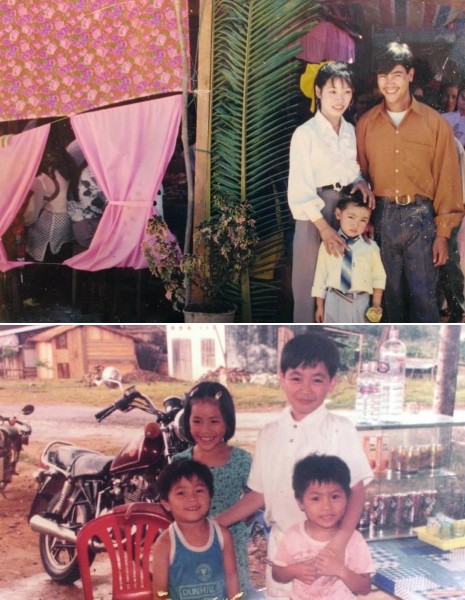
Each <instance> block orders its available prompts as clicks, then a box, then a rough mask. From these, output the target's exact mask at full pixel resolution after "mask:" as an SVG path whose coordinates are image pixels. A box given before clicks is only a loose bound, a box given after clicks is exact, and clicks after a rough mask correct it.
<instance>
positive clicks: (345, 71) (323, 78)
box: [314, 61, 354, 108]
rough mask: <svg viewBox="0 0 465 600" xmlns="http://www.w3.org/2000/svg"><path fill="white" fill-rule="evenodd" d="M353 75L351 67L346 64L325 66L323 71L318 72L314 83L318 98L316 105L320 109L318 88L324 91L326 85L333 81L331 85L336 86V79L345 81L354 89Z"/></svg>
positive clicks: (338, 63)
mask: <svg viewBox="0 0 465 600" xmlns="http://www.w3.org/2000/svg"><path fill="white" fill-rule="evenodd" d="M353 78H354V76H353V73H352V71H351V69H350V67H349V65H348V64H347V63H345V62H339V61H335V62H329V63H327V64H326V65H323V66H322V67H321V69H320V70H319V71H318V73H317V74H316V77H315V83H314V94H315V98H316V105H317V107H318V108H320V102H319V99H318V98H317V95H316V88H317V87H318V88H320V90H322V89H323V88H324V86H325V85H326V83H327V82H328V81H329V80H331V83H333V84H334V80H335V79H343V80H344V81H346V82H347V84H348V85H349V86H350V87H351V88H352V90H353V89H354V83H353Z"/></svg>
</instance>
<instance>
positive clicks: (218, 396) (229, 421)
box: [183, 381, 236, 442]
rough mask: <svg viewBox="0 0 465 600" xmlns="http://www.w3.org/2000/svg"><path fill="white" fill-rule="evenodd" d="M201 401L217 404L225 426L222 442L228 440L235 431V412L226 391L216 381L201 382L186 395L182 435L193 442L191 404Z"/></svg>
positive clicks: (229, 395)
mask: <svg viewBox="0 0 465 600" xmlns="http://www.w3.org/2000/svg"><path fill="white" fill-rule="evenodd" d="M199 400H202V401H204V402H212V403H214V404H217V405H218V407H219V409H220V411H221V415H222V417H223V419H224V422H225V425H226V433H225V435H224V441H225V442H227V441H228V440H230V439H231V438H232V437H233V435H234V433H235V431H236V411H235V410H234V402H233V399H232V396H231V394H230V393H229V391H228V389H227V388H225V387H224V385H221V383H217V382H216V381H202V383H198V384H196V385H194V387H193V388H192V389H191V391H190V392H189V393H188V394H187V397H186V401H185V402H186V404H185V407H184V417H183V419H184V433H185V435H186V437H187V438H188V439H189V441H191V442H193V441H194V440H193V439H192V435H191V428H190V425H189V421H190V418H191V412H192V404H193V403H194V402H197V401H199Z"/></svg>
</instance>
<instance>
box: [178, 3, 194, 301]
mask: <svg viewBox="0 0 465 600" xmlns="http://www.w3.org/2000/svg"><path fill="white" fill-rule="evenodd" d="M174 8H175V11H176V20H177V24H178V31H179V43H180V46H181V58H182V118H181V139H182V146H183V149H184V163H185V166H186V178H187V223H186V235H185V238H184V254H189V253H190V252H191V246H192V227H193V220H194V181H193V177H192V164H191V157H190V151H189V130H188V126H189V122H188V102H189V97H188V93H189V80H190V65H189V64H188V55H187V47H186V38H185V31H184V24H183V19H182V9H181V0H174ZM190 287H191V286H190V281H189V280H188V279H186V281H185V289H186V305H187V304H189V303H190V296H191V293H190Z"/></svg>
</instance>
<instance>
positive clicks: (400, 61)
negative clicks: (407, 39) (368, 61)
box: [375, 42, 414, 75]
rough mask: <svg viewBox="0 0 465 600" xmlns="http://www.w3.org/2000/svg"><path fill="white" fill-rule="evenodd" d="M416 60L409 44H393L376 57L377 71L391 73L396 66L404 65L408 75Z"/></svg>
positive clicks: (388, 45)
mask: <svg viewBox="0 0 465 600" xmlns="http://www.w3.org/2000/svg"><path fill="white" fill-rule="evenodd" d="M413 63H414V58H413V54H412V52H411V50H410V48H409V47H408V46H407V44H401V43H400V42H391V43H390V44H387V46H385V47H384V48H383V49H382V50H381V52H379V53H378V54H377V55H376V56H375V71H376V72H377V73H378V74H379V73H383V74H385V75H386V74H387V73H390V72H391V71H392V69H394V67H395V66H396V65H402V66H403V67H404V68H405V70H406V71H407V73H408V72H409V71H410V69H412V68H413Z"/></svg>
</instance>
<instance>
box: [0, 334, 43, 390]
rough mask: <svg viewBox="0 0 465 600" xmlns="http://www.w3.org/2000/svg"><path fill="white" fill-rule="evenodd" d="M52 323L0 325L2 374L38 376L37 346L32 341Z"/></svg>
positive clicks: (27, 377)
mask: <svg viewBox="0 0 465 600" xmlns="http://www.w3.org/2000/svg"><path fill="white" fill-rule="evenodd" d="M49 328H50V325H43V324H42V325H19V326H18V325H13V326H11V325H2V326H1V327H0V376H1V377H5V378H7V379H29V378H34V377H37V365H36V361H37V353H36V347H35V344H34V343H33V342H31V341H30V339H31V337H33V336H34V335H36V334H37V333H38V332H40V331H43V330H45V329H49Z"/></svg>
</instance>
